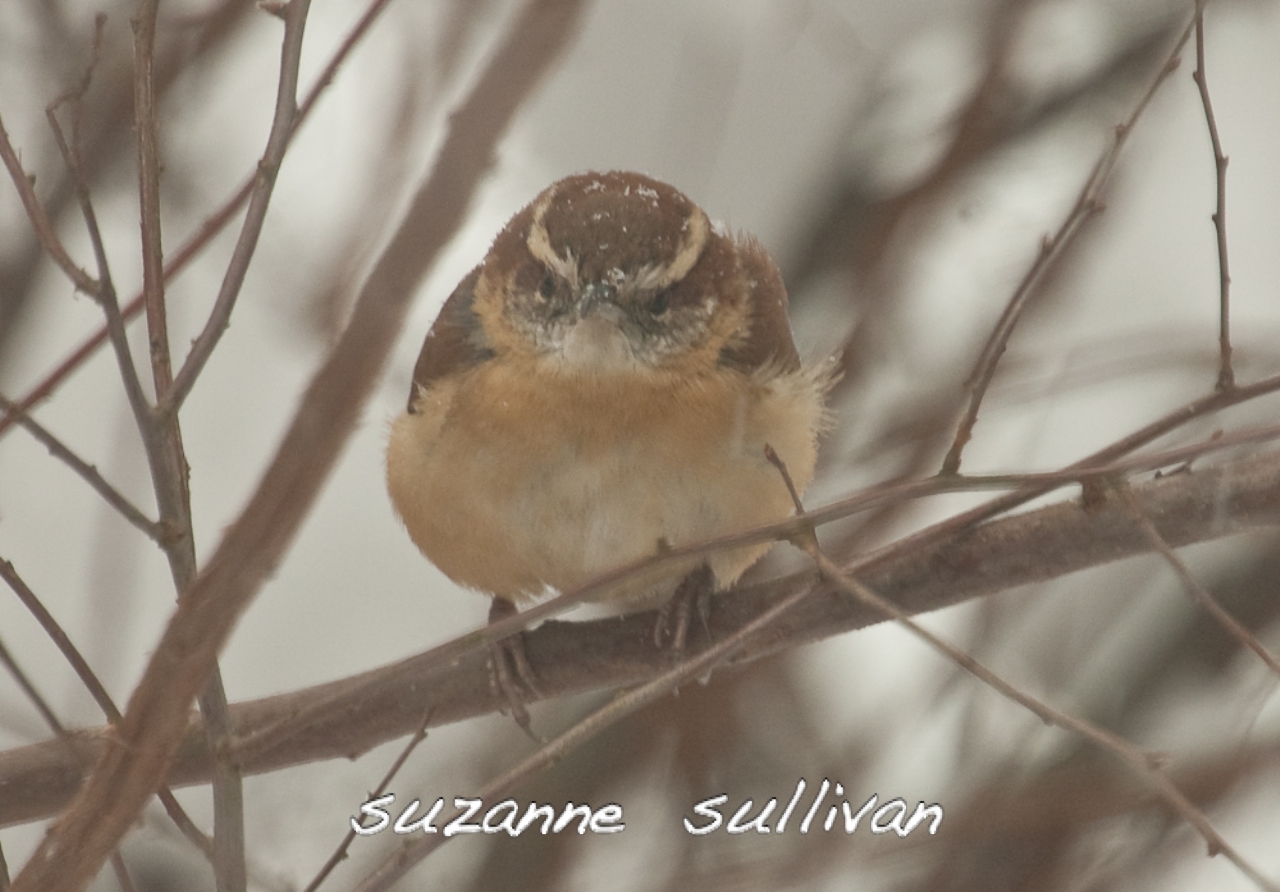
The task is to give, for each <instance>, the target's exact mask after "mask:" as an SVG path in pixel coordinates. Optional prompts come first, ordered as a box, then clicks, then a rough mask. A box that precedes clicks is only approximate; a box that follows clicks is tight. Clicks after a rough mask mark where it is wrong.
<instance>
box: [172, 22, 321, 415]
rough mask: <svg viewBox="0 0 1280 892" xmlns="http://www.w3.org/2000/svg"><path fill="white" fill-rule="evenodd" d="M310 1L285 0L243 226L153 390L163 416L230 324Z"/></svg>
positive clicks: (286, 117) (288, 113)
mask: <svg viewBox="0 0 1280 892" xmlns="http://www.w3.org/2000/svg"><path fill="white" fill-rule="evenodd" d="M310 6H311V0H291V2H290V3H289V4H288V7H287V9H286V10H285V15H284V20H285V27H284V41H283V45H282V47H281V51H280V81H279V84H278V85H277V87H276V106H275V114H274V116H273V118H272V122H271V133H270V135H269V136H268V137H267V146H266V149H265V150H264V151H263V153H262V159H261V160H260V161H259V162H258V165H257V168H256V173H255V175H254V186H253V191H252V192H251V193H250V196H249V209H248V210H247V211H246V212H245V217H244V224H243V225H242V226H241V228H240V237H239V238H238V239H237V240H236V246H235V248H234V249H233V250H232V252H231V260H230V262H229V263H228V264H227V271H226V274H225V275H224V276H223V279H222V285H221V287H220V288H219V289H218V296H217V299H216V300H215V301H214V305H213V310H212V311H211V312H210V313H209V318H208V320H207V321H206V322H205V326H204V329H203V330H201V332H200V334H199V335H198V336H197V337H196V340H195V343H193V344H192V345H191V351H190V352H189V353H188V354H187V358H186V360H185V361H184V362H183V364H182V368H180V369H179V370H178V375H177V377H176V378H175V379H174V380H173V383H172V385H171V386H166V387H164V388H157V391H156V392H157V393H159V394H162V396H160V397H159V398H158V400H157V402H158V406H159V410H160V411H161V412H162V413H165V414H168V415H175V414H177V411H178V409H180V408H181V407H182V403H183V401H184V400H185V399H186V398H187V394H189V393H190V392H191V388H192V387H194V386H195V382H196V379H197V378H199V377H200V372H201V371H203V369H204V366H205V363H207V362H208V361H209V357H210V356H212V355H213V350H214V348H215V347H216V346H217V345H218V341H219V340H220V339H221V337H222V334H223V332H225V331H226V330H227V326H229V325H230V324H231V311H232V310H233V309H234V308H235V304H236V298H237V297H239V295H240V288H241V286H242V285H243V284H244V277H245V274H246V273H247V272H248V271H249V262H250V261H251V260H252V259H253V254H254V251H255V250H256V249H257V247H258V236H259V235H260V234H261V233H262V224H263V221H264V220H265V219H266V216H267V208H268V207H269V206H270V204H271V194H272V191H273V190H274V188H275V184H276V176H277V174H278V173H279V172H280V165H281V163H282V162H283V161H284V153H285V151H286V150H287V149H288V147H289V140H290V137H291V136H292V135H293V132H294V129H295V126H296V123H295V122H296V119H297V117H298V67H299V65H300V64H301V62H302V35H303V31H304V30H305V26H306V21H307V11H308V10H309V9H310Z"/></svg>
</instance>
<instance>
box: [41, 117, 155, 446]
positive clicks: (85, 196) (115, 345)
mask: <svg viewBox="0 0 1280 892" xmlns="http://www.w3.org/2000/svg"><path fill="white" fill-rule="evenodd" d="M45 117H46V118H47V119H48V121H49V127H50V128H51V129H52V131H53V139H54V142H55V143H56V144H57V146H58V151H59V152H60V153H61V154H62V160H63V163H64V164H66V166H67V170H68V171H70V173H71V178H72V181H73V182H74V183H75V189H76V199H77V201H78V202H79V204H80V212H81V214H82V215H83V217H84V222H85V229H86V230H87V231H88V234H89V241H90V243H91V244H92V245H93V256H94V260H95V261H96V263H97V266H98V283H99V287H98V291H97V293H96V294H95V295H94V297H95V298H96V299H97V301H98V303H99V304H101V305H102V309H103V313H104V314H105V315H106V317H107V324H106V331H107V337H108V339H109V340H110V341H111V346H112V349H114V351H115V354H116V365H117V366H118V367H119V369H120V379H121V381H122V382H123V383H124V392H125V397H126V398H127V399H128V401H129V408H130V410H131V411H132V412H133V417H134V421H135V422H136V423H137V425H138V427H139V429H140V430H143V431H144V432H145V431H147V430H149V429H150V427H151V424H150V420H151V406H150V404H149V403H148V402H147V396H146V394H145V393H144V392H143V390H142V381H141V380H140V379H139V378H138V369H137V367H136V366H135V365H134V364H133V352H132V351H131V350H130V348H129V336H128V333H127V332H126V331H125V327H124V317H123V316H121V314H120V302H119V300H118V298H117V297H116V286H115V283H114V282H113V281H112V278H111V267H110V265H109V263H108V261H107V251H106V247H105V246H104V245H103V241H102V232H101V230H100V229H99V228H98V215H97V213H96V212H95V211H94V209H93V200H92V198H91V197H90V194H89V183H88V180H87V179H85V176H84V166H83V165H82V164H81V162H80V154H79V150H78V149H77V148H76V147H75V146H74V144H71V143H68V141H67V139H66V136H65V135H64V134H63V132H62V126H61V125H60V124H59V123H58V118H57V116H56V115H55V114H54V111H53V109H52V108H49V109H46V110H45ZM20 405H21V406H22V408H23V410H25V411H30V408H31V404H30V401H29V400H25V399H24V400H23V401H22V403H21V404H20ZM145 441H146V435H145V433H144V445H145Z"/></svg>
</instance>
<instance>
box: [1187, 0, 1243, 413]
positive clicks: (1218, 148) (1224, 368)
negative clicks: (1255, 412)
mask: <svg viewBox="0 0 1280 892" xmlns="http://www.w3.org/2000/svg"><path fill="white" fill-rule="evenodd" d="M1207 2H1208V0H1196V18H1195V24H1196V70H1195V71H1193V72H1192V73H1191V79H1192V80H1194V81H1195V82H1196V87H1197V88H1198V89H1199V91H1200V104H1201V105H1203V106H1204V120H1205V123H1206V124H1207V125H1208V127H1209V142H1210V144H1211V145H1212V146H1213V166H1214V172H1215V174H1216V191H1217V199H1216V203H1215V207H1214V211H1213V228H1214V231H1215V232H1216V234H1217V237H1218V383H1217V388H1218V390H1230V389H1231V388H1233V387H1235V386H1236V375H1235V370H1234V369H1233V368H1232V365H1231V266H1230V265H1229V264H1228V263H1227V156H1226V155H1225V154H1223V152H1222V138H1221V137H1220V136H1219V134H1218V120H1217V118H1216V117H1215V116H1214V114H1213V102H1212V101H1211V100H1210V99H1209V81H1208V79H1207V77H1206V75H1205V68H1204V7H1205V4H1206V3H1207Z"/></svg>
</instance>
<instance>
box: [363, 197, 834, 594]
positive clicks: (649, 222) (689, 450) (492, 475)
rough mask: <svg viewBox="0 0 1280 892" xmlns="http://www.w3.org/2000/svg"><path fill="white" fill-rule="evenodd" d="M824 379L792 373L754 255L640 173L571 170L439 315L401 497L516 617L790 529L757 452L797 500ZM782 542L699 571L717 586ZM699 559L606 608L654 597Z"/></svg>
mask: <svg viewBox="0 0 1280 892" xmlns="http://www.w3.org/2000/svg"><path fill="white" fill-rule="evenodd" d="M826 380H827V379H826V376H824V375H823V374H821V373H817V372H814V371H809V370H804V369H802V368H801V366H800V360H799V357H798V356H797V354H796V348H795V344H794V342H793V341H792V336H791V328H790V324H789V322H788V319H787V293H786V289H785V287H784V286H783V283H782V277H781V275H780V274H779V273H778V269H777V267H776V265H775V264H774V263H773V261H772V260H771V259H770V257H769V255H768V254H767V253H766V252H765V250H764V248H763V247H761V245H760V243H759V242H757V241H756V240H755V239H753V238H751V237H750V236H746V235H737V236H735V235H732V234H730V233H728V232H725V231H722V230H721V229H719V228H717V227H716V226H713V225H712V224H711V222H710V221H709V220H708V219H707V215H706V214H704V213H703V212H702V210H701V209H700V208H699V207H698V206H697V205H695V204H694V203H693V202H692V201H690V200H689V199H688V198H687V197H686V196H685V195H683V194H681V193H680V192H678V191H677V190H676V189H674V188H672V187H671V186H668V185H666V184H665V183H661V182H658V181H657V180H653V179H650V178H649V177H646V176H643V175H641V174H638V173H627V172H612V173H587V174H582V175H578V176H571V177H568V178H566V179H563V180H560V181H559V182H557V183H554V184H552V185H551V186H549V187H548V188H547V189H546V190H545V191H543V192H542V193H541V194H540V195H539V196H538V197H537V198H536V199H534V201H533V202H532V203H531V204H530V205H529V206H528V207H526V208H524V209H523V210H522V211H520V212H519V213H518V214H516V215H515V216H514V217H512V218H511V220H510V222H508V223H507V225H506V227H505V228H504V229H503V230H502V231H501V232H500V233H499V234H498V236H497V238H496V239H494V242H493V247H492V248H490V249H489V253H488V254H487V255H486V256H485V258H484V262H483V263H481V264H480V265H479V266H478V267H476V268H475V269H474V270H472V271H471V273H470V274H469V275H468V276H467V277H466V278H464V279H463V280H462V282H461V283H460V284H459V285H458V287H457V288H456V289H455V290H454V292H453V294H452V295H451V296H450V297H449V299H448V301H446V303H445V305H444V307H443V309H442V310H441V311H440V315H439V317H438V318H437V319H436V321H435V324H434V325H433V326H432V327H431V330H430V331H429V332H428V333H427V337H426V341H425V342H424V343H423V345H422V352H421V354H420V355H419V356H418V362H417V365H416V366H415V368H414V374H413V385H412V387H411V389H410V394H409V404H408V408H407V409H406V411H405V412H404V414H402V415H400V416H399V417H398V418H397V419H396V420H395V422H394V424H393V426H392V429H391V438H390V443H389V445H388V448H387V485H388V488H389V490H390V492H391V498H392V501H393V502H394V503H395V507H396V510H397V511H398V512H399V515H400V517H401V518H402V519H403V520H404V524H405V526H406V527H407V528H408V531H409V535H410V536H411V537H412V538H413V541H414V542H415V543H416V544H417V545H418V547H419V548H420V549H422V552H423V554H425V555H426V556H427V557H428V558H429V559H430V560H431V561H432V562H433V563H434V564H435V565H436V566H437V567H439V568H440V569H441V570H442V571H443V572H444V573H445V575H447V576H448V577H449V578H450V579H452V580H454V581H455V582H457V583H459V584H461V585H464V586H467V587H469V588H472V589H476V590H478V591H480V592H483V593H485V594H487V595H490V596H491V597H493V598H495V599H500V601H501V602H507V603H508V604H516V603H518V602H521V601H524V600H527V599H532V598H535V597H537V596H539V595H541V594H543V593H544V592H545V591H547V590H548V589H556V590H561V591H563V590H567V589H572V588H574V587H575V586H577V585H579V584H581V583H583V582H586V581H587V580H589V579H591V578H592V577H594V576H597V575H599V574H600V573H602V572H604V571H606V570H609V569H611V568H614V567H617V566H619V565H621V564H625V563H628V562H631V561H635V560H637V559H640V558H643V557H646V556H650V555H653V554H655V553H656V552H658V551H659V550H660V549H662V548H664V547H665V546H678V545H683V544H686V543H690V542H694V541H697V540H701V539H705V538H707V537H710V536H715V535H717V534H721V533H727V532H730V531H735V530H741V529H744V528H747V527H751V526H754V525H758V524H762V523H767V522H769V521H775V520H779V519H781V518H784V517H787V516H789V515H790V514H791V513H792V511H793V508H792V500H791V498H790V496H789V494H788V491H787V487H786V485H785V483H784V481H783V479H782V477H781V475H780V474H779V473H778V470H777V469H776V468H775V467H773V466H772V465H771V464H770V463H769V461H767V460H766V458H765V452H764V447H765V444H769V445H772V446H773V448H774V450H775V451H776V452H777V453H778V455H779V456H781V458H782V460H783V461H784V462H785V464H786V467H787V469H788V470H789V471H790V474H791V477H792V479H793V480H794V482H795V484H796V486H797V487H798V488H800V489H802V490H803V488H804V487H805V486H806V485H807V484H808V483H809V481H810V479H811V478H812V476H813V467H814V461H815V457H816V450H817V444H816V440H817V434H818V431H819V428H820V427H821V425H822V419H823V414H824V410H823V397H824V393H825V390H826ZM768 548H769V544H768V543H765V544H762V545H753V546H750V547H744V548H739V549H737V550H734V551H727V552H720V553H717V554H714V555H712V556H711V557H710V558H708V559H705V563H706V564H709V568H710V574H711V576H712V577H713V578H714V584H715V587H716V588H717V589H723V588H725V587H727V586H729V585H730V584H731V583H733V582H734V581H735V580H737V579H738V577H739V576H741V575H742V573H743V571H744V570H746V569H747V568H748V567H749V566H750V565H751V564H753V563H754V562H755V561H756V560H758V559H759V558H760V557H761V556H762V555H763V554H764V553H765V551H767V550H768ZM703 563H704V559H702V558H698V559H696V560H691V561H688V562H686V563H683V564H677V565H676V566H670V567H666V568H664V569H663V570H662V571H661V572H660V573H657V574H654V575H650V576H647V577H644V578H640V579H636V580H633V581H632V582H631V583H630V584H629V585H628V586H626V587H624V588H623V589H621V590H619V591H617V592H615V594H614V595H613V598H614V599H616V600H617V601H618V602H622V603H629V604H640V603H650V604H652V603H658V602H659V601H661V600H663V599H665V598H666V597H668V596H670V595H671V593H672V592H673V591H674V589H675V588H676V584H677V583H678V582H679V580H680V579H681V578H683V577H685V576H686V575H687V574H689V573H690V572H691V571H693V570H696V569H699V568H700V565H702V564H703ZM703 572H705V571H703ZM494 606H495V608H497V607H502V608H503V610H502V612H507V610H508V609H509V608H508V607H507V604H501V603H500V602H499V601H495V605H494Z"/></svg>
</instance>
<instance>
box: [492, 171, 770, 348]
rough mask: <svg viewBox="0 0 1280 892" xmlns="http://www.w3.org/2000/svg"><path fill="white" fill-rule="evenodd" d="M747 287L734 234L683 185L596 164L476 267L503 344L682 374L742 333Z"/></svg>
mask: <svg viewBox="0 0 1280 892" xmlns="http://www.w3.org/2000/svg"><path fill="white" fill-rule="evenodd" d="M750 289H751V283H749V282H748V281H747V279H746V277H745V276H744V273H743V269H742V264H741V262H740V258H739V255H738V251H737V250H736V249H735V245H734V243H733V242H732V241H731V240H729V239H728V238H726V237H725V236H723V235H721V234H720V233H718V232H716V231H715V230H714V229H713V228H712V226H711V224H710V222H709V221H708V220H707V216H706V214H704V213H703V212H702V210H701V209H700V208H699V207H698V206H697V205H695V204H694V203H693V202H692V201H690V200H689V198H687V197H686V196H685V195H684V194H683V193H681V192H679V191H678V190H676V189H674V188H672V187H671V186H668V185H666V184H665V183H661V182H659V181H657V180H654V179H651V178H649V177H646V176H644V175H642V174H637V173H627V172H611V173H590V174H582V175H579V176H572V177H568V178H566V179H563V180H560V181H559V182H557V183H555V184H553V185H552V186H550V187H549V188H547V189H546V190H545V191H543V192H542V193H541V194H540V195H539V196H538V197H537V198H536V199H534V201H533V202H532V203H531V204H530V205H529V206H528V207H526V208H525V209H524V210H522V211H521V212H520V213H518V214H516V216H515V217H513V218H512V220H511V222H510V223H508V224H507V226H506V228H505V229H503V231H502V232H501V233H500V234H499V235H498V237H497V238H496V239H495V240H494V243H493V247H492V248H491V249H490V251H489V254H488V255H487V256H486V258H485V261H484V263H483V264H482V266H481V269H480V276H479V279H478V281H477V282H476V286H475V311H476V313H477V315H478V316H479V318H480V321H481V324H482V326H483V328H484V331H485V335H486V337H487V340H488V342H489V343H490V345H491V346H492V348H493V349H494V350H495V351H497V352H504V351H509V352H513V353H515V354H523V355H533V356H538V357H541V358H544V359H546V358H549V359H551V360H553V361H554V362H556V363H557V364H558V365H560V366H561V367H563V368H565V369H566V370H580V371H582V370H585V371H590V372H592V373H598V372H604V371H625V370H636V369H666V370H672V371H686V372H687V371H689V370H691V368H692V367H694V366H699V365H701V366H705V367H707V368H710V367H712V366H714V364H715V363H716V362H717V360H718V357H719V356H720V354H721V353H722V351H724V350H726V349H729V348H732V347H733V346H734V344H735V343H736V342H737V341H740V340H742V339H743V338H745V337H746V334H747V329H748V328H749V326H750V307H749V306H748V303H749V297H750V295H749V292H750ZM783 300H785V297H784V298H783Z"/></svg>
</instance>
